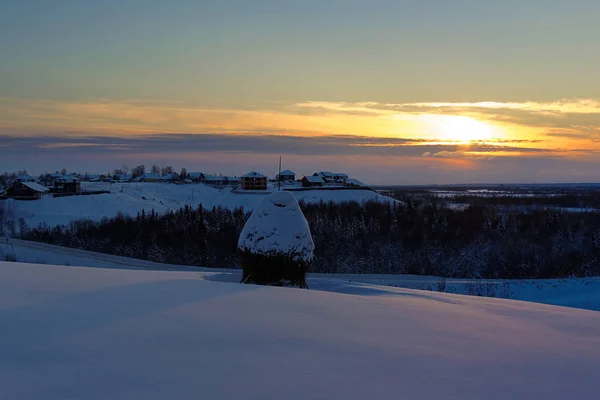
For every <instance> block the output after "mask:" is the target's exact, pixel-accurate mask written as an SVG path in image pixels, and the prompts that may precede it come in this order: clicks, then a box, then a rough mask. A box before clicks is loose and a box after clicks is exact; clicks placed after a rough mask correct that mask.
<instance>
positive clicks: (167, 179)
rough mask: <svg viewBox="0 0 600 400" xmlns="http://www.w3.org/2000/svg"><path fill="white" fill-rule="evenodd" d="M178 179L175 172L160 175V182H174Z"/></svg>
mask: <svg viewBox="0 0 600 400" xmlns="http://www.w3.org/2000/svg"><path fill="white" fill-rule="evenodd" d="M175 179H176V177H175V174H164V175H163V176H161V177H160V179H159V181H160V182H173V181H174V180H175Z"/></svg>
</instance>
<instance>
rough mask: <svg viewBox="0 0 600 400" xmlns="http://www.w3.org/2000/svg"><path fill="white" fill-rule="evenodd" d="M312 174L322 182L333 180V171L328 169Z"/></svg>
mask: <svg viewBox="0 0 600 400" xmlns="http://www.w3.org/2000/svg"><path fill="white" fill-rule="evenodd" d="M313 176H318V177H320V178H321V179H322V180H323V182H324V183H333V182H334V181H335V179H334V178H333V173H331V172H329V171H321V172H315V173H314V174H313Z"/></svg>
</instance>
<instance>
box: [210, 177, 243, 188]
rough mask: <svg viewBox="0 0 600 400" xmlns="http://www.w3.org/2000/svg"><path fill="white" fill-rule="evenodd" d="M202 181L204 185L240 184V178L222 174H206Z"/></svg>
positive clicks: (223, 185)
mask: <svg viewBox="0 0 600 400" xmlns="http://www.w3.org/2000/svg"><path fill="white" fill-rule="evenodd" d="M202 182H203V183H204V184H205V185H209V186H215V187H225V186H237V185H239V184H240V178H237V177H235V176H224V175H206V176H204V179H203V180H202Z"/></svg>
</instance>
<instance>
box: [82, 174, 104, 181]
mask: <svg viewBox="0 0 600 400" xmlns="http://www.w3.org/2000/svg"><path fill="white" fill-rule="evenodd" d="M81 180H82V181H83V182H100V175H98V174H94V175H90V174H85V175H83V176H82V177H81Z"/></svg>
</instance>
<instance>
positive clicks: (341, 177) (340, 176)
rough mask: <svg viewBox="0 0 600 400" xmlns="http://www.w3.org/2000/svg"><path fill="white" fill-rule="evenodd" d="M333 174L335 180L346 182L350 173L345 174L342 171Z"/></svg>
mask: <svg viewBox="0 0 600 400" xmlns="http://www.w3.org/2000/svg"><path fill="white" fill-rule="evenodd" d="M332 175H333V180H334V181H335V182H344V181H345V180H346V179H348V174H344V173H342V172H334V173H332Z"/></svg>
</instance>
